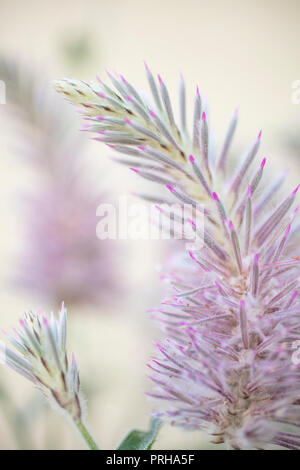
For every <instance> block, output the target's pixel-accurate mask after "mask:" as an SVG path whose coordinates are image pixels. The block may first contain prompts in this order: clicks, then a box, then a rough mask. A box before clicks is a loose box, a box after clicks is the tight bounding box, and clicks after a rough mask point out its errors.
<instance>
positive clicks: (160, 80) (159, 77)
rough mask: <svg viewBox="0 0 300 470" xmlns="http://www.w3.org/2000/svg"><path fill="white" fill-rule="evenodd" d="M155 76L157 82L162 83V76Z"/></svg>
mask: <svg viewBox="0 0 300 470" xmlns="http://www.w3.org/2000/svg"><path fill="white" fill-rule="evenodd" d="M157 78H158V81H159V83H160V84H162V82H163V81H162V78H161V76H160V75H159V74H158V75H157Z"/></svg>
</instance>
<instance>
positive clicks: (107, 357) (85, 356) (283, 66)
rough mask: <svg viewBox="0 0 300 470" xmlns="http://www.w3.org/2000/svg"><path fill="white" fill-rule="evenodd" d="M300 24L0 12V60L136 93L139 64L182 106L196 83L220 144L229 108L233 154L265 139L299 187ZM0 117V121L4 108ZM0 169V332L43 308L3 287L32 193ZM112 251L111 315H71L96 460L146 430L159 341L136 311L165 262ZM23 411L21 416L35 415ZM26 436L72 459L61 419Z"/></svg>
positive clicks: (272, 9)
mask: <svg viewBox="0 0 300 470" xmlns="http://www.w3.org/2000/svg"><path fill="white" fill-rule="evenodd" d="M299 21H300V2H299V1H298V0H287V1H283V0H262V1H258V0H255V1H253V0H239V1H238V0H210V1H206V0H205V1H204V0H198V1H196V0H185V1H175V0H173V1H172V0H160V1H159V0H151V1H145V0H111V1H100V0H98V1H96V0H75V1H74V0H73V1H71V0H65V1H61V0H60V1H58V0H51V1H50V0H43V1H41V0H36V1H34V0H22V1H21V0H1V1H0V31H1V33H0V37H1V41H0V52H1V53H5V54H7V55H9V56H16V57H20V56H21V57H22V58H23V59H26V60H27V61H28V62H29V63H30V62H31V61H32V62H33V63H35V64H42V66H43V67H45V68H48V70H49V74H50V77H52V78H57V77H60V76H66V75H71V76H72V75H76V76H77V77H79V78H84V79H89V78H94V76H95V75H96V74H99V75H101V76H103V77H104V76H105V72H104V70H105V69H109V70H117V71H120V72H121V73H123V74H124V75H125V76H126V77H128V78H129V79H130V80H131V81H132V82H133V83H135V84H138V85H139V86H144V85H145V79H144V70H143V60H146V61H147V62H148V63H149V65H150V66H151V67H152V68H153V70H154V71H155V72H159V73H161V74H162V76H163V77H164V78H165V79H166V81H167V83H168V85H169V86H170V90H171V93H172V95H174V93H176V90H177V78H178V74H179V72H180V71H182V72H183V74H184V76H185V78H186V80H187V84H188V86H189V98H190V99H189V104H190V105H191V96H192V90H193V89H194V87H195V84H196V83H198V84H199V87H200V90H201V91H202V93H203V94H204V95H205V96H206V97H207V99H208V101H209V103H210V118H211V122H212V124H213V126H214V130H215V133H216V142H217V144H220V141H221V139H222V137H223V135H224V132H225V128H226V124H227V122H228V119H229V116H230V114H231V113H232V111H233V110H234V109H235V108H236V107H237V106H238V107H239V110H240V125H239V128H238V134H237V138H236V141H235V145H236V148H237V149H239V150H240V149H242V148H243V146H245V145H248V143H249V141H251V139H253V137H254V136H255V135H256V134H257V133H258V131H259V129H260V128H261V127H262V128H263V141H262V147H261V152H260V153H261V155H262V156H266V157H267V158H268V165H269V167H272V169H273V170H272V173H273V174H274V173H276V171H277V170H279V169H283V168H285V167H286V166H289V167H290V169H291V172H290V176H289V183H290V184H295V183H297V182H299V181H298V176H299V173H298V168H299V167H298V164H297V159H299V155H296V154H294V155H291V154H290V152H289V151H288V150H287V148H286V142H285V132H286V130H287V129H289V126H290V125H294V126H296V131H295V132H297V125H299V109H300V105H299V106H297V105H293V104H292V101H291V84H292V82H293V81H294V80H296V79H300V61H299V57H300V54H299V52H300V28H299ZM81 32H84V33H86V34H87V35H88V37H89V40H90V41H91V44H92V50H91V58H90V60H89V61H86V62H84V63H83V64H81V65H74V64H72V63H71V62H70V61H68V60H66V58H65V55H64V54H63V53H62V50H63V44H64V41H65V40H66V38H69V39H70V40H72V37H77V35H78V34H79V33H81ZM0 79H1V77H0ZM66 106H67V105H66ZM0 113H1V114H3V116H4V117H5V106H4V105H1V108H0ZM0 131H1V130H0ZM16 138H17V135H16ZM1 140H2V139H1ZM88 151H89V152H90V154H91V161H92V163H91V170H92V167H93V166H95V168H96V167H97V169H98V170H99V169H100V171H101V172H102V171H103V174H104V175H105V179H108V180H109V181H110V182H111V184H112V187H113V188H114V192H115V194H116V195H118V194H121V193H122V194H123V193H124V191H126V190H129V189H132V188H136V186H137V185H138V186H139V187H141V182H140V181H137V179H136V177H135V176H134V175H131V174H130V175H129V172H127V171H126V170H125V169H122V168H119V167H117V166H113V167H112V165H111V163H110V162H109V161H108V160H107V159H106V158H105V156H106V155H105V154H106V152H107V151H106V150H105V149H104V148H103V147H102V148H101V146H100V145H97V143H89V144H88ZM98 156H99V157H98ZM0 158H1V160H0V191H1V197H0V220H1V234H0V256H1V266H0V276H1V279H0V280H1V284H0V324H1V326H2V327H3V328H8V327H9V326H11V325H14V324H15V323H16V321H17V318H18V317H19V316H20V315H21V314H22V312H23V311H24V310H26V309H29V308H37V307H39V306H42V307H43V308H45V309H47V310H48V309H51V306H48V305H41V304H40V301H39V300H38V299H37V298H34V297H33V296H30V294H28V295H27V296H25V295H24V294H23V293H20V292H16V291H14V290H12V289H9V288H8V286H7V276H8V274H9V273H10V272H11V270H12V266H11V259H12V258H11V257H12V256H13V254H14V253H15V250H16V249H17V248H18V247H19V246H20V242H21V241H22V225H21V224H20V221H19V214H18V205H17V204H16V201H15V199H14V197H15V194H16V192H18V191H19V190H20V188H22V189H23V188H24V187H26V186H27V185H30V182H31V181H30V178H31V174H30V172H28V171H27V170H26V168H24V165H20V162H18V159H17V158H13V157H12V155H11V154H10V153H8V152H7V150H6V149H5V147H4V146H2V149H1V157H0ZM111 171H113V173H111ZM106 183H107V181H106ZM287 187H288V185H287ZM95 223H96V221H95ZM121 245H122V250H123V256H122V258H121V260H120V267H119V269H120V278H119V281H120V283H122V284H124V285H125V286H126V288H127V290H128V294H126V295H124V297H123V298H122V299H121V298H120V299H115V301H114V307H113V308H112V307H111V306H109V307H108V306H105V307H100V308H99V310H100V311H97V312H91V311H84V312H81V311H77V312H73V313H74V315H70V316H71V317H72V318H71V321H70V331H69V343H70V350H72V351H73V350H74V351H75V352H76V355H77V358H78V361H79V364H80V368H81V371H82V378H83V386H84V387H85V388H86V395H87V397H90V404H89V422H90V426H91V428H92V429H93V431H94V434H95V435H96V436H97V438H98V439H99V441H100V442H101V445H102V447H103V448H112V447H113V446H115V445H116V444H117V443H118V442H119V441H120V439H121V438H122V436H123V435H124V434H125V432H126V430H127V429H128V428H129V427H133V426H146V425H147V420H148V418H147V412H148V411H149V405H148V403H147V400H146V399H145V397H144V395H143V391H144V390H145V389H146V387H147V385H146V382H145V376H146V373H147V372H146V367H145V363H146V361H147V359H148V358H149V356H150V354H151V353H152V351H153V346H152V345H153V342H154V338H157V337H158V332H157V331H156V330H155V328H154V326H153V325H152V322H151V321H150V320H149V316H148V314H146V313H145V311H146V310H147V309H149V308H151V307H153V306H155V305H157V303H158V301H159V298H160V284H159V281H158V273H157V271H156V270H155V267H156V265H157V264H159V263H160V262H161V260H162V259H163V258H162V255H161V252H162V251H163V249H161V247H160V246H159V243H158V242H151V243H150V242H149V243H148V242H136V243H134V242H122V244H121ZM129 260H130V261H129ZM112 310H114V311H112ZM0 380H1V382H4V383H5V384H6V386H7V388H8V389H9V391H10V393H11V395H12V400H13V402H14V404H15V405H16V406H18V407H19V408H20V409H21V408H22V407H23V406H24V404H25V403H28V400H31V402H32V401H33V402H34V403H35V404H36V403H38V400H39V396H38V393H37V392H35V391H33V390H32V388H31V386H30V384H27V383H25V382H24V380H23V379H22V378H18V377H16V376H15V374H14V373H12V372H10V371H6V369H5V368H4V366H1V365H0ZM26 406H27V407H28V411H29V412H30V409H31V408H30V406H32V405H30V406H29V405H28V404H27V405H26ZM29 428H30V429H31V430H32V431H31V432H32V434H33V445H34V447H35V448H46V447H48V448H78V447H80V443H79V441H78V439H77V438H76V436H74V435H73V434H72V432H69V430H68V428H67V426H66V425H65V423H64V422H63V420H62V418H61V417H60V416H56V415H54V413H52V412H51V411H49V412H48V411H47V407H46V406H44V410H43V411H42V412H41V413H40V414H39V415H38V417H37V419H36V420H35V422H34V423H33V425H32V426H30V425H29V424H27V425H26V426H25V429H27V432H29ZM200 446H203V447H205V448H208V446H209V444H208V443H207V442H206V440H205V439H203V436H202V435H201V434H200V433H184V432H182V431H180V430H174V429H172V428H170V427H167V426H166V427H165V428H164V429H163V431H162V432H161V436H160V438H159V440H158V442H157V444H156V447H157V448H172V447H177V448H181V449H185V448H192V449H197V448H199V447H200ZM14 447H16V443H15V441H14V438H13V435H12V432H11V429H10V427H9V426H8V424H7V421H6V417H5V409H3V407H1V406H0V448H2V449H4V448H14Z"/></svg>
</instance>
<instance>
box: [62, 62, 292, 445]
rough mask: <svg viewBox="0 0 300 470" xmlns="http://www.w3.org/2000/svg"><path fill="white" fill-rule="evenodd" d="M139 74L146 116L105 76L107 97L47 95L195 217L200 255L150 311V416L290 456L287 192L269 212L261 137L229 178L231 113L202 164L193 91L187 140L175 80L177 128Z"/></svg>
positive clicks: (203, 137)
mask: <svg viewBox="0 0 300 470" xmlns="http://www.w3.org/2000/svg"><path fill="white" fill-rule="evenodd" d="M146 73H147V78H148V81H149V85H150V89H151V92H152V98H153V105H149V104H148V101H146V100H145V99H144V98H143V97H142V95H141V94H140V93H138V92H137V91H136V90H135V89H134V88H133V87H132V85H131V84H130V83H129V82H128V81H127V80H126V79H124V78H122V77H121V76H110V78H111V81H112V83H113V85H114V87H115V90H113V89H112V88H111V87H108V86H107V85H106V84H104V83H103V82H101V81H100V82H99V84H88V83H85V82H80V81H77V80H73V79H71V80H63V81H58V82H57V84H56V87H57V89H58V91H59V92H61V93H62V94H64V96H65V97H66V98H67V99H69V100H70V101H71V102H73V103H76V105H77V106H80V109H81V112H82V113H83V115H84V116H85V118H86V119H87V120H88V122H89V127H88V130H90V131H92V132H94V133H96V134H97V137H96V140H98V141H101V142H104V143H106V144H109V146H110V147H112V148H113V149H115V150H116V151H118V152H120V153H124V154H127V155H129V156H130V158H131V159H135V160H136V161H137V162H138V163H139V171H138V174H139V175H140V176H142V177H144V178H146V179H150V180H152V181H156V182H157V183H160V184H163V185H165V186H166V189H167V191H168V192H169V194H170V193H171V195H172V197H173V198H175V199H177V200H179V201H180V202H181V203H188V204H190V205H191V206H192V207H193V210H194V211H198V210H199V209H198V207H199V203H203V204H204V205H205V209H204V214H205V228H204V230H203V233H201V234H200V236H201V237H202V240H203V242H204V243H203V245H204V246H203V249H201V250H194V251H190V252H189V253H188V255H189V257H190V259H189V260H187V259H185V261H184V263H177V264H176V265H175V267H174V269H173V271H172V272H171V274H170V275H169V276H168V275H165V276H164V278H165V279H168V281H169V286H170V292H169V295H168V298H167V299H166V300H165V301H164V302H163V303H162V305H161V306H160V307H159V308H158V309H154V310H153V314H154V316H155V318H156V320H158V321H159V322H160V324H161V326H162V328H163V330H164V331H165V334H166V336H167V339H166V340H165V341H164V342H163V343H162V344H161V345H159V346H158V349H159V355H158V357H157V358H155V359H154V360H153V361H152V362H151V364H150V367H151V369H152V370H153V374H152V376H151V379H152V381H153V382H154V390H153V392H152V393H151V395H152V396H153V397H154V398H155V399H158V400H159V402H160V404H158V402H157V405H156V407H157V408H158V411H157V414H158V415H159V416H162V417H164V418H165V419H168V420H170V421H171V422H172V423H173V424H174V425H178V426H183V427H185V428H187V429H191V428H192V429H206V430H207V431H208V432H210V433H211V434H212V435H214V437H215V442H226V443H227V444H229V445H230V446H231V447H233V448H241V449H244V448H267V447H268V446H269V445H273V444H277V445H279V446H283V447H286V448H290V449H299V448H300V433H299V428H300V401H299V400H300V394H299V385H300V368H299V365H297V364H295V363H294V362H295V361H293V360H292V354H293V344H294V343H295V341H298V340H299V338H300V328H299V311H300V299H299V266H300V264H299V263H300V260H299V257H298V256H297V254H298V250H299V248H298V245H299V236H298V235H299V225H298V226H297V225H295V218H296V216H297V212H298V209H297V208H296V209H294V210H293V205H294V203H295V200H296V195H297V192H298V189H299V187H297V188H295V189H294V190H293V191H291V192H290V194H289V195H288V196H287V197H286V198H283V199H282V200H280V198H279V197H278V192H279V188H280V186H281V184H282V182H283V179H284V178H283V177H282V176H279V177H278V178H274V181H273V183H272V184H265V183H264V184H263V183H262V182H263V173H264V168H265V164H266V159H265V158H263V159H262V160H261V162H260V163H258V164H257V163H256V164H255V165H254V162H255V159H256V155H257V153H258V150H259V146H260V141H261V131H260V132H259V133H258V135H257V137H256V138H255V139H254V140H253V142H252V144H251V146H250V147H249V148H248V150H247V151H246V153H245V155H243V156H242V158H241V160H240V162H239V163H238V164H236V163H235V162H234V165H235V166H234V171H233V172H232V174H230V175H229V172H228V159H229V156H230V153H229V150H230V145H231V141H232V138H233V134H234V131H235V128H236V124H237V113H236V112H235V113H234V115H233V117H232V119H231V121H230V124H229V127H228V131H227V134H226V136H225V140H224V143H223V144H222V146H221V150H220V152H219V154H218V155H214V154H213V152H212V151H211V147H210V145H209V143H210V130H209V125H208V119H207V113H206V110H203V109H202V105H201V98H200V94H199V91H198V88H197V90H196V93H195V100H194V118H193V128H192V132H191V133H190V132H189V131H188V129H187V127H186V110H185V88H184V83H183V80H182V77H181V78H180V86H179V103H180V106H179V109H180V116H179V117H180V124H179V125H177V124H176V120H175V117H174V113H173V108H172V105H171V100H170V97H169V94H168V91H167V88H166V85H165V83H164V82H163V80H162V79H161V77H160V76H159V77H158V82H156V81H155V80H154V77H153V75H152V73H151V72H150V70H149V68H148V67H146ZM120 161H121V162H122V159H120ZM125 163H126V164H128V160H126V161H125ZM130 166H131V167H134V165H133V164H132V162H131V163H130ZM253 167H254V168H253ZM192 226H193V228H194V230H195V231H198V229H199V227H197V225H195V224H193V223H192Z"/></svg>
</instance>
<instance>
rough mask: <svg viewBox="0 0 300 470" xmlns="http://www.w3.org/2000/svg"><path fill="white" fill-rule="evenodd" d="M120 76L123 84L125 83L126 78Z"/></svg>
mask: <svg viewBox="0 0 300 470" xmlns="http://www.w3.org/2000/svg"><path fill="white" fill-rule="evenodd" d="M120 77H121V80H122V82H123V83H124V85H127V81H126V78H125V77H124V76H123V75H120Z"/></svg>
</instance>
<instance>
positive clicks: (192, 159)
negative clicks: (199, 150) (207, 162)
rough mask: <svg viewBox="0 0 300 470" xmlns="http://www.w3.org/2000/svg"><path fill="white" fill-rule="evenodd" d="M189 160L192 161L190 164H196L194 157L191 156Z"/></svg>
mask: <svg viewBox="0 0 300 470" xmlns="http://www.w3.org/2000/svg"><path fill="white" fill-rule="evenodd" d="M189 159H190V162H191V163H194V161H195V158H194V157H193V155H190V156H189Z"/></svg>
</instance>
